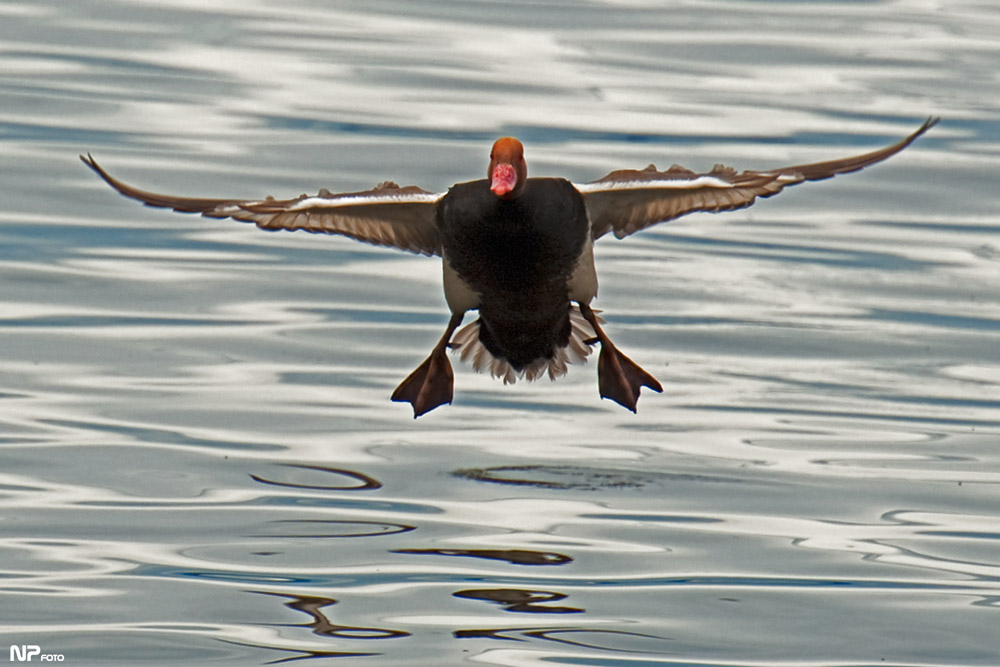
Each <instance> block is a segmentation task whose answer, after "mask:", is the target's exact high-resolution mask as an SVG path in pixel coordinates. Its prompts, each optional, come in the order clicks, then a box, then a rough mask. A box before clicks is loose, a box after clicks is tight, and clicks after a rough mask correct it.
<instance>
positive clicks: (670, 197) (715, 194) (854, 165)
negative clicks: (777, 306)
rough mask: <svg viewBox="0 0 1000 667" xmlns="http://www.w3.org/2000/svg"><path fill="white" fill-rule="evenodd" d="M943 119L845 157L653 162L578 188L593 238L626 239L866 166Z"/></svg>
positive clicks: (914, 138)
mask: <svg viewBox="0 0 1000 667" xmlns="http://www.w3.org/2000/svg"><path fill="white" fill-rule="evenodd" d="M939 120H940V119H939V118H928V119H927V121H926V122H925V123H924V124H923V125H921V126H920V128H919V129H917V131H915V132H914V133H913V134H911V135H910V136H908V137H906V138H905V139H903V140H902V141H899V142H897V143H895V144H893V145H891V146H887V147H885V148H882V149H879V150H877V151H872V152H870V153H865V154H864V155H857V156H854V157H849V158H843V159H840V160H829V161H827V162H815V163H812V164H803V165H795V166H792V167H782V168H780V169H773V170H769V171H744V172H740V173H737V172H736V170H735V169H733V168H732V167H726V166H723V165H716V166H715V168H713V169H712V171H710V172H708V173H706V174H697V173H695V172H693V171H691V170H689V169H685V168H683V167H679V166H677V165H674V166H673V167H671V168H670V169H667V170H666V171H657V170H656V167H654V166H653V165H649V166H648V167H646V168H645V169H642V170H635V169H622V170H618V171H613V172H611V173H610V174H608V175H607V176H605V177H604V178H601V179H598V180H596V181H592V182H590V183H586V184H583V185H578V186H577V188H578V189H579V190H580V192H581V193H582V194H583V198H584V201H585V202H586V205H587V212H588V214H589V215H590V220H591V225H592V233H593V237H594V238H595V239H596V238H600V237H601V236H603V235H604V234H607V233H608V232H614V234H615V236H616V237H618V238H623V237H625V236H628V235H629V234H634V233H635V232H637V231H639V230H641V229H645V228H646V227H649V226H650V225H654V224H656V223H658V222H665V221H667V220H673V219H674V218H677V217H680V216H682V215H684V214H686V213H690V212H692V211H713V212H714V211H726V210H732V209H737V208H744V207H746V206H750V205H751V204H753V203H754V201H755V200H756V199H757V197H770V196H772V195H776V194H778V193H779V192H781V191H782V190H783V189H784V188H785V187H786V186H789V185H795V184H796V183H801V182H803V181H819V180H822V179H825V178H830V177H832V176H836V175H837V174H846V173H849V172H852V171H857V170H859V169H863V168H865V167H867V166H868V165H872V164H875V163H876V162H881V161H882V160H885V159H886V158H889V157H891V156H893V155H895V154H896V153H898V152H899V151H901V150H903V149H904V148H906V147H907V146H909V145H910V144H911V143H913V141H914V140H916V138H917V137H919V136H920V135H922V134H923V133H924V132H926V131H927V130H929V129H930V128H932V127H934V125H936V124H937V123H938V121H939Z"/></svg>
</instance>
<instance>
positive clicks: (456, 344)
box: [451, 304, 604, 384]
mask: <svg viewBox="0 0 1000 667" xmlns="http://www.w3.org/2000/svg"><path fill="white" fill-rule="evenodd" d="M594 312H595V313H598V312H600V311H598V310H595V311H594ZM597 320H598V322H600V323H601V324H603V323H604V320H603V319H601V318H600V317H598V318H597ZM569 323H570V334H569V342H568V343H567V344H566V345H565V346H563V347H559V348H556V350H555V353H554V354H553V356H552V358H551V359H546V358H545V357H539V358H538V359H535V360H534V361H533V362H531V363H530V364H528V365H527V366H525V367H524V368H522V369H521V370H520V371H517V370H514V367H513V366H511V365H510V363H509V362H508V361H507V360H506V359H497V358H496V357H494V356H493V355H492V354H490V351H489V350H487V349H486V346H485V345H483V343H482V341H480V340H479V320H476V321H475V322H472V323H471V324H467V325H465V326H464V327H462V328H461V329H459V331H458V333H456V334H455V335H454V337H452V339H451V347H452V349H453V350H455V351H457V352H458V354H459V358H460V359H461V360H462V361H466V362H471V363H472V367H473V368H474V369H475V370H476V371H477V372H479V373H486V372H487V371H488V372H489V374H490V375H492V376H493V377H495V378H500V379H502V380H503V383H504V384H514V383H515V382H517V381H518V379H524V380H527V381H529V382H531V381H533V380H537V379H538V378H540V377H542V376H543V375H545V374H546V373H547V374H548V376H549V378H551V379H552V380H555V379H556V378H557V377H559V376H561V375H565V374H566V370H567V366H568V365H569V364H574V363H575V364H578V363H582V362H585V361H586V360H587V356H588V355H589V354H590V349H591V346H590V344H588V342H587V341H589V340H593V339H594V338H595V336H596V334H595V333H594V329H593V327H591V326H590V323H589V322H587V320H585V319H584V318H583V315H582V314H581V313H580V308H579V306H577V305H576V304H573V305H572V306H570V309H569Z"/></svg>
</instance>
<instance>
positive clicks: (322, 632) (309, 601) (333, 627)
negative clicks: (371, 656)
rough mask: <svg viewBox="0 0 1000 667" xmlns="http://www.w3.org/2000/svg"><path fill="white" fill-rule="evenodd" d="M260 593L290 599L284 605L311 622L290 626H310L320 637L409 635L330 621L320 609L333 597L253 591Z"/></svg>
mask: <svg viewBox="0 0 1000 667" xmlns="http://www.w3.org/2000/svg"><path fill="white" fill-rule="evenodd" d="M254 592H255V593H259V594H260V595H271V596H274V597H279V598H285V599H288V600H291V602H286V603H285V606H286V607H288V608H289V609H294V610H295V611H301V612H302V613H304V614H308V615H309V616H311V617H312V619H313V621H312V623H303V624H300V625H297V626H292V627H304V628H312V631H313V634H315V635H319V636H321V637H339V638H341V639H396V638H398V637H409V636H410V633H409V632H405V631H403V630H385V629H382V628H364V627H358V626H353V625H337V624H335V623H332V622H331V621H330V619H329V618H327V616H326V614H324V613H323V612H322V611H321V610H322V609H323V607H329V606H331V605H335V604H337V601H336V600H334V599H333V598H324V597H314V596H311V595H284V594H282V593H271V592H269V591H254Z"/></svg>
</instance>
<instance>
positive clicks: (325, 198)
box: [80, 155, 444, 255]
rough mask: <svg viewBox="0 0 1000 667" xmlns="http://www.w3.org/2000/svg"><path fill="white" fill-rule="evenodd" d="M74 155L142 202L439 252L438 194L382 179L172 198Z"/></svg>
mask: <svg viewBox="0 0 1000 667" xmlns="http://www.w3.org/2000/svg"><path fill="white" fill-rule="evenodd" d="M80 159H81V160H83V162H84V164H86V165H87V166H88V167H90V168H91V169H93V170H94V171H95V172H96V173H97V175H98V176H100V177H101V178H102V179H104V181H105V182H106V183H107V184H108V185H110V186H111V187H112V188H114V189H115V190H117V191H118V192H119V193H121V194H123V195H125V196H126V197H130V198H132V199H137V200H139V201H141V202H142V203H144V204H146V205H147V206H154V207H158V208H170V209H173V210H175V211H179V212H181V213H200V214H202V215H203V216H205V217H208V218H233V219H235V220H241V221H243V222H253V223H255V224H256V225H257V226H258V227H260V228H261V229H268V230H278V229H284V230H297V229H301V230H304V231H308V232H316V233H326V234H341V235H343V236H348V237H350V238H353V239H356V240H358V241H364V242H366V243H374V244H377V245H384V246H391V247H395V248H399V249H401V250H408V251H410V252H415V253H421V254H424V255H440V254H441V238H440V235H439V233H438V229H437V224H436V222H435V216H436V210H437V206H436V205H437V202H438V200H440V199H441V197H443V196H444V194H443V193H440V194H435V193H432V192H427V191H426V190H421V189H420V188H418V187H416V186H412V185H411V186H407V187H402V188H401V187H399V186H398V185H396V184H395V183H388V182H387V183H382V184H380V185H378V186H377V187H375V188H374V189H372V190H367V191H365V192H351V193H343V194H333V193H330V192H328V191H326V190H322V191H320V193H319V194H318V195H312V196H309V195H302V196H300V197H296V198H295V199H285V200H278V199H274V198H273V197H267V198H266V199H261V200H256V201H254V200H239V199H198V198H191V197H174V196H171V195H161V194H156V193H154V192H146V191H144V190H139V189H138V188H133V187H132V186H130V185H127V184H125V183H123V182H122V181H119V180H118V179H116V178H114V177H113V176H111V175H110V174H108V172H106V171H105V170H104V169H103V168H102V167H101V166H100V165H99V164H97V162H96V161H95V160H94V158H93V157H91V156H90V155H87V156H86V157H84V156H83V155H81V156H80Z"/></svg>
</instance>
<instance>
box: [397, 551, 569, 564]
mask: <svg viewBox="0 0 1000 667" xmlns="http://www.w3.org/2000/svg"><path fill="white" fill-rule="evenodd" d="M392 553H394V554H420V555H431V556H468V557H470V558H485V559H489V560H505V561H507V562H508V563H512V564H514V565H565V564H566V563H572V562H573V559H572V558H570V557H569V556H564V555H563V554H557V553H553V552H547V551H530V550H527V549H396V550H394V551H392Z"/></svg>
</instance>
